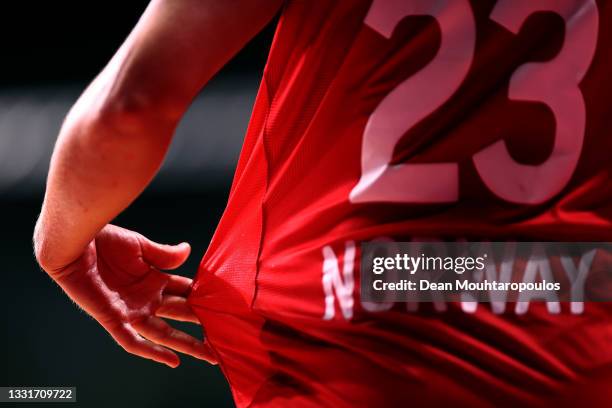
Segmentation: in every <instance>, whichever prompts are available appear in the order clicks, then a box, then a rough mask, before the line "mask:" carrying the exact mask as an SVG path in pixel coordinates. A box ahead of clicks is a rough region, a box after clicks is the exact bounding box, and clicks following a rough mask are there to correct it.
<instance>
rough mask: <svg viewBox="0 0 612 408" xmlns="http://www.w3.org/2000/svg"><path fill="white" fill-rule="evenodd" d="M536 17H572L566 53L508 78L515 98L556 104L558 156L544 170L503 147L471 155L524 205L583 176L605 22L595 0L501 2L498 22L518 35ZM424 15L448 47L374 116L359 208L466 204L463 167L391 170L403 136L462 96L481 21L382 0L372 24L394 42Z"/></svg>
mask: <svg viewBox="0 0 612 408" xmlns="http://www.w3.org/2000/svg"><path fill="white" fill-rule="evenodd" d="M577 8H579V9H577ZM537 11H553V12H555V13H557V14H559V15H560V16H561V17H562V18H563V19H564V21H565V31H566V33H565V41H564V44H563V47H562V49H561V50H560V51H559V53H558V55H557V56H556V57H555V58H553V59H552V60H551V61H548V62H542V63H526V64H524V65H522V66H521V67H519V68H518V69H517V70H516V71H515V72H514V74H513V75H512V77H511V79H510V87H509V95H508V96H509V98H510V99H514V100H526V101H538V102H543V103H546V104H547V105H548V106H549V108H550V109H551V111H552V112H553V113H554V116H555V121H556V131H555V132H556V133H555V142H554V146H553V150H552V153H551V154H550V156H549V158H548V159H547V160H546V161H545V162H544V163H542V164H538V165H526V164H521V163H517V162H516V161H515V160H514V159H513V158H512V157H511V156H510V154H509V153H508V150H507V148H506V145H505V142H504V141H503V140H499V141H497V142H495V143H494V144H492V145H490V146H488V147H486V148H484V149H483V150H481V151H480V152H478V153H476V154H475V155H474V156H473V161H474V165H475V167H476V169H477V171H478V173H479V175H480V177H481V178H482V180H483V182H484V184H485V185H486V186H487V187H488V188H489V189H490V190H491V191H492V192H493V193H494V194H495V195H497V196H498V197H500V198H502V199H505V200H507V201H510V202H514V203H521V204H538V203H542V202H544V201H546V200H548V199H550V198H551V197H553V196H554V195H555V194H557V193H559V192H560V191H561V190H562V189H563V188H564V187H565V186H566V185H567V183H568V182H569V180H570V178H571V176H572V174H573V172H574V170H575V169H576V165H577V164H578V159H579V157H580V152H581V150H582V144H583V140H584V132H585V121H586V119H585V118H586V109H585V103H584V98H583V96H582V93H581V91H580V88H579V87H578V84H579V83H580V81H581V80H582V78H583V77H584V75H585V73H586V71H587V69H588V68H589V66H590V64H591V61H592V59H593V56H594V54H595V49H596V45H597V32H598V20H599V16H598V11H597V5H596V4H595V1H594V0H585V1H582V2H576V1H574V0H541V1H537V2H535V1H532V0H500V1H499V2H498V4H497V5H496V6H495V8H494V9H493V11H492V13H491V18H492V19H493V20H494V21H497V22H498V23H500V24H502V25H504V26H505V27H507V28H508V29H509V30H511V31H512V32H514V33H518V31H519V30H520V28H521V25H522V24H523V22H524V21H525V20H526V19H527V18H528V17H529V16H530V15H531V14H533V13H535V12H537ZM418 14H425V15H430V16H433V17H434V18H436V20H437V21H438V24H439V25H440V30H441V34H442V40H441V45H440V49H439V50H438V53H437V54H436V56H435V58H434V59H433V60H432V61H431V62H430V63H429V64H428V65H427V66H426V67H425V68H423V69H422V70H421V71H419V72H417V74H415V75H414V76H412V77H410V78H408V79H406V80H405V81H403V82H402V83H401V84H400V85H398V86H397V87H396V88H395V89H393V90H392V91H391V92H390V93H389V94H388V95H387V96H386V97H385V98H384V99H383V100H382V101H381V103H380V104H379V105H378V106H377V107H376V109H375V110H374V112H373V113H372V115H371V116H370V118H369V120H368V123H367V125H366V128H365V131H364V135H363V143H362V158H361V168H362V174H361V178H360V180H359V182H358V183H357V185H356V186H355V187H354V188H353V190H352V191H351V193H350V195H349V199H350V201H351V202H353V203H363V202H414V203H436V202H438V203H439V202H454V201H457V200H458V198H459V180H458V165H457V163H453V162H451V163H431V164H398V165H391V164H390V161H391V158H392V155H393V150H394V148H395V145H396V144H397V142H398V141H399V139H400V138H401V136H402V135H403V134H404V133H405V132H406V131H407V130H408V129H410V128H411V127H412V126H414V125H415V124H416V123H418V122H419V121H420V120H422V119H423V118H424V117H426V116H427V115H428V114H430V113H431V112H433V111H434V110H435V109H437V108H438V107H439V106H441V105H442V104H443V103H444V102H446V101H447V100H448V99H449V98H450V97H451V96H452V94H453V93H454V92H455V91H456V90H457V88H458V87H459V85H460V84H461V82H462V81H463V79H464V78H465V76H466V75H467V71H468V69H469V65H470V64H471V61H472V57H473V53H474V43H475V28H474V27H475V23H474V19H473V16H472V14H471V10H470V7H469V4H468V3H467V1H463V0H462V1H452V0H447V1H431V0H430V1H427V0H425V1H413V2H402V1H386V0H374V3H373V4H372V7H371V9H370V11H369V12H368V15H367V16H366V19H365V23H366V24H367V25H369V26H370V27H372V28H373V29H374V30H376V31H378V32H379V33H381V34H382V35H384V36H385V37H387V38H390V37H391V34H392V33H393V29H394V28H395V26H396V25H397V24H398V23H399V21H400V20H401V19H403V18H404V17H406V16H408V15H418ZM570 19H571V24H569V20H570ZM410 104H412V106H410Z"/></svg>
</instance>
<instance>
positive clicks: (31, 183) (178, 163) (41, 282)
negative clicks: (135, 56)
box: [0, 0, 274, 407]
mask: <svg viewBox="0 0 612 408" xmlns="http://www.w3.org/2000/svg"><path fill="white" fill-rule="evenodd" d="M146 4H147V2H146V1H134V0H132V1H123V2H119V1H105V2H87V1H81V2H78V3H77V2H74V3H73V2H65V1H56V2H37V3H36V4H32V3H27V4H26V3H25V2H24V3H23V4H22V5H12V6H11V7H10V8H8V7H4V5H3V8H4V10H3V12H2V14H1V15H0V56H1V61H2V62H1V63H0V217H2V220H3V222H2V228H3V233H2V234H1V235H0V239H1V240H2V242H1V245H0V248H1V252H0V257H1V259H2V269H3V270H2V289H3V291H2V293H3V295H2V296H1V299H2V300H1V303H0V305H1V307H2V311H3V313H2V317H1V320H0V322H1V324H2V348H1V351H0V357H1V360H0V361H1V366H0V367H1V369H0V386H76V387H77V389H78V392H77V398H78V403H77V405H79V406H87V407H114V406H130V407H158V406H159V407H162V406H163V407H167V406H172V407H181V406H215V407H217V406H231V405H232V399H231V394H230V392H229V387H228V385H227V383H226V381H225V379H224V377H223V375H222V373H221V371H220V370H219V369H218V368H217V367H213V366H208V365H206V364H205V363H203V362H200V361H196V360H194V359H191V358H189V357H183V358H182V364H181V365H180V366H179V367H178V368H177V369H174V370H172V369H169V368H166V367H163V366H161V365H159V364H156V363H153V362H150V361H147V360H144V359H140V358H137V357H134V356H131V355H129V354H127V353H125V352H124V351H122V349H120V347H119V346H117V345H116V344H115V343H114V342H113V340H112V339H111V338H110V336H109V335H107V334H106V332H105V331H104V330H103V329H102V328H101V327H99V326H98V324H97V323H96V322H95V321H94V320H93V319H91V318H90V317H88V316H87V315H86V314H85V313H84V312H82V311H80V310H79V309H78V308H77V307H76V306H75V305H74V304H72V303H71V301H69V300H68V298H67V297H65V296H64V295H63V293H62V292H61V290H60V289H59V287H57V285H55V284H54V283H53V282H52V281H51V280H50V279H49V278H48V277H47V276H46V274H44V273H43V272H41V271H40V270H39V269H38V267H37V266H36V263H35V261H34V257H33V255H32V246H31V235H32V229H33V227H34V223H35V220H36V216H37V214H38V210H39V208H40V204H41V200H42V197H43V193H44V176H45V172H46V169H47V167H48V161H49V155H50V152H51V148H52V144H53V140H54V139H55V136H56V134H57V131H58V129H59V126H60V124H61V120H62V117H63V115H65V113H66V111H67V109H68V108H69V107H70V104H71V103H73V102H74V100H75V99H76V97H77V96H78V93H79V91H80V90H82V89H83V87H84V86H85V85H86V84H87V82H89V81H90V80H91V79H93V77H94V76H95V75H96V74H97V73H98V72H99V71H100V69H101V68H102V67H103V66H104V64H105V63H106V62H107V61H108V60H109V59H110V57H111V56H112V54H113V53H114V51H115V50H116V49H117V47H118V46H119V45H120V44H121V42H122V41H123V39H124V38H125V37H126V36H127V34H128V33H129V31H130V30H131V28H132V27H133V25H134V24H135V23H136V21H137V19H138V18H139V16H140V14H141V13H142V11H143V10H144V8H145V7H146ZM273 25H274V22H273V23H272V24H271V25H270V26H269V27H268V28H266V29H265V30H264V31H263V32H262V33H261V34H260V35H259V36H257V37H256V38H255V39H254V40H253V41H252V42H251V43H250V44H249V45H248V46H247V47H246V48H245V49H244V50H243V51H242V52H241V53H240V54H239V55H238V56H237V57H236V58H235V59H234V60H233V61H232V62H231V63H230V64H229V65H228V66H227V67H226V68H225V69H224V70H223V71H222V72H221V73H220V74H219V75H218V76H217V77H216V78H215V79H214V80H213V81H212V83H211V84H210V86H209V87H207V89H205V90H204V91H203V94H202V95H201V97H200V98H198V99H197V100H196V102H195V103H194V106H193V107H192V109H190V112H188V114H187V115H186V119H185V121H184V123H183V124H181V127H179V130H178V131H177V136H176V140H175V141H174V144H173V146H172V148H171V151H170V154H169V157H168V160H167V162H166V164H165V165H164V167H163V169H162V172H161V173H160V176H159V177H158V178H157V179H156V180H155V181H154V182H153V183H152V185H151V186H150V187H149V188H148V189H147V191H146V192H145V193H144V194H143V196H141V197H140V198H139V199H138V200H137V201H136V202H135V203H134V204H133V205H132V206H131V207H130V208H129V209H128V210H126V211H125V212H124V213H123V214H122V215H121V216H120V217H119V218H118V220H116V222H115V223H116V224H119V225H121V226H124V227H127V228H130V229H134V230H137V231H139V232H141V233H143V234H144V235H146V236H148V237H149V238H151V239H153V240H156V241H159V242H164V243H176V242H179V241H189V242H190V243H191V244H192V247H193V253H192V256H191V257H190V259H189V260H188V262H187V264H186V265H185V266H184V267H182V268H181V269H180V271H179V272H180V273H183V274H185V275H187V276H193V275H194V273H195V271H196V268H197V265H198V262H199V259H200V257H201V256H202V254H203V252H204V251H205V249H206V246H207V244H208V242H209V239H210V237H211V234H212V232H213V230H214V228H215V225H216V223H217V221H218V219H219V217H220V215H221V213H222V211H223V207H224V205H225V202H226V199H227V194H228V189H229V184H230V182H231V175H232V169H233V166H234V165H235V162H236V160H237V156H238V153H239V149H240V142H241V139H242V137H243V133H244V130H245V128H246V124H247V121H248V115H249V113H250V107H251V104H252V102H253V98H254V94H255V91H256V89H257V85H258V81H259V77H260V75H261V71H262V69H263V65H264V63H265V59H266V56H267V51H268V48H269V44H270V41H271V38H272V34H273V28H274V27H273ZM179 327H181V328H186V327H188V325H180V326H179ZM188 330H189V331H190V332H191V333H192V334H198V335H199V330H198V329H197V328H195V327H191V326H190V327H189V328H188ZM20 406H21V405H20Z"/></svg>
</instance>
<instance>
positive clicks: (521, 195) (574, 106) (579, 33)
mask: <svg viewBox="0 0 612 408" xmlns="http://www.w3.org/2000/svg"><path fill="white" fill-rule="evenodd" d="M537 11H554V12H555V13H557V14H559V15H560V16H561V17H563V19H564V21H565V42H564V44H563V48H562V49H561V51H559V54H558V55H557V56H556V57H555V58H554V59H553V60H551V61H548V62H542V63H536V62H532V63H527V64H524V65H522V66H521V67H519V68H518V69H517V70H516V71H515V72H514V74H513V75H512V78H511V79H510V89H509V92H508V93H509V95H508V96H509V98H510V99H515V100H525V101H536V102H544V103H546V105H548V107H549V108H550V109H551V110H552V112H553V113H554V115H555V121H556V134H555V142H554V147H553V150H552V153H551V154H550V157H549V158H548V160H546V161H545V162H544V163H542V164H538V165H527V164H521V163H517V162H516V161H514V159H513V158H512V157H511V156H510V154H509V153H508V150H507V148H506V145H505V142H504V141H503V140H499V141H497V142H496V143H494V144H492V145H491V146H489V147H487V148H485V149H483V150H481V151H480V152H479V153H477V154H476V155H474V164H475V165H476V168H477V169H478V173H479V174H480V177H481V178H482V180H483V181H484V183H485V184H486V185H487V187H488V188H489V189H490V190H491V191H492V192H493V193H494V194H495V195H497V196H499V197H500V198H503V199H505V200H507V201H510V202H514V203H520V204H539V203H542V202H544V201H546V200H548V199H550V198H552V197H553V196H554V195H555V194H557V193H559V192H560V191H561V190H562V189H563V188H564V187H565V186H566V185H567V183H568V182H569V180H570V178H571V177H572V174H573V173H574V170H575V169H576V165H577V164H578V159H579V158H580V151H581V150H582V142H583V140H584V131H585V121H586V109H585V104H584V99H583V97H582V93H581V91H580V88H579V87H578V84H579V82H580V81H581V80H582V78H583V77H584V74H585V73H586V71H587V69H588V68H589V66H590V65H591V61H592V59H593V56H594V54H595V48H596V46H597V31H598V20H599V17H598V13H597V5H596V4H595V0H587V1H576V0H541V1H533V0H501V1H500V2H499V3H497V5H496V6H495V8H494V9H493V12H492V13H491V18H492V19H493V20H495V21H497V22H498V23H500V24H502V25H504V26H505V27H506V28H508V29H509V30H511V31H512V32H514V33H518V31H519V30H520V28H521V25H522V23H523V22H524V21H525V20H526V19H527V17H529V15H531V14H533V13H535V12H537Z"/></svg>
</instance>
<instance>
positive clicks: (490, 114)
mask: <svg viewBox="0 0 612 408" xmlns="http://www.w3.org/2000/svg"><path fill="white" fill-rule="evenodd" d="M370 3H371V2H370V1H368V0H364V1H357V0H346V1H329V2H327V1H290V2H288V4H287V5H286V7H285V9H284V11H283V14H282V17H281V20H280V22H279V27H278V29H277V33H276V36H275V39H274V42H273V45H272V49H271V52H270V56H269V59H268V63H267V66H266V68H265V72H264V76H263V80H262V83H261V88H260V91H259V94H258V96H257V99H256V103H255V107H254V111H253V115H252V118H251V123H250V126H249V129H248V132H247V135H246V138H245V142H244V147H243V151H242V153H241V156H240V161H239V163H238V167H237V171H236V175H235V179H234V183H233V185H232V190H231V194H230V198H229V202H228V206H227V209H226V211H225V213H224V215H223V218H222V220H221V222H220V224H219V227H218V229H217V231H216V233H215V235H214V238H213V240H212V242H211V244H210V247H209V249H208V251H207V253H206V255H205V256H204V258H203V260H202V263H201V266H200V270H199V273H198V278H197V281H196V283H195V286H194V290H193V293H192V295H191V297H190V302H191V304H192V305H193V307H194V309H195V310H196V312H197V314H198V316H199V317H200V318H201V320H202V322H203V325H204V327H205V330H206V334H207V336H208V339H209V342H210V344H211V345H212V347H213V348H214V350H215V351H216V353H217V354H218V355H219V358H220V365H221V367H222V369H223V371H224V373H225V374H226V376H227V378H228V381H229V383H230V385H231V388H232V392H233V394H234V397H235V400H236V403H237V405H238V406H241V407H244V406H249V405H254V406H296V407H298V406H335V407H341V406H347V407H354V406H395V405H397V406H407V405H410V404H414V405H415V406H428V405H432V406H433V405H439V404H442V403H445V402H450V401H454V402H455V403H457V402H460V403H462V404H463V405H472V406H476V405H482V404H486V403H492V402H496V403H497V404H500V403H502V402H503V403H519V402H521V403H527V404H541V403H545V402H546V403H551V402H552V401H556V402H558V403H559V404H561V405H564V404H566V403H568V402H569V401H582V402H584V401H589V402H592V403H600V404H603V401H605V400H607V401H609V400H610V398H612V387H610V384H611V381H612V319H611V317H612V308H611V307H610V305H609V304H603V303H599V304H596V303H590V304H586V305H585V310H584V313H581V314H572V313H570V311H569V306H568V305H566V304H564V305H562V311H561V313H560V314H550V313H549V312H548V310H547V308H546V305H544V304H542V303H533V304H531V305H530V307H529V311H528V312H527V313H526V314H523V315H517V314H516V313H515V309H514V305H510V304H509V305H506V308H505V311H504V312H503V313H501V314H494V313H493V312H492V311H491V307H490V305H488V304H480V305H479V307H478V309H477V310H476V312H475V313H466V312H464V311H463V310H462V309H461V306H460V305H458V304H449V305H446V310H443V311H437V310H435V308H434V306H433V305H431V304H425V305H423V304H422V305H420V308H419V309H418V310H416V311H407V310H406V305H405V304H396V305H394V306H393V307H392V308H391V309H390V310H387V311H381V312H372V311H368V310H366V309H365V308H364V306H363V305H362V303H361V302H360V300H359V286H358V284H359V280H358V279H359V277H358V273H356V280H357V281H356V282H355V289H354V293H353V298H354V305H353V315H352V316H351V317H349V318H347V317H345V316H344V315H343V314H342V312H341V310H340V308H339V306H338V304H337V301H336V304H335V309H334V310H335V314H334V316H333V318H332V319H331V320H324V319H323V316H324V314H325V295H324V290H323V287H322V266H323V255H322V249H323V248H324V247H326V246H329V247H330V248H331V249H332V250H333V252H334V254H335V255H336V256H337V258H338V262H339V264H340V265H342V262H343V254H344V253H345V248H346V243H347V242H349V241H355V242H357V246H358V243H359V242H362V241H368V240H372V239H376V238H378V237H382V236H386V237H391V238H393V239H396V240H409V239H412V238H414V237H436V238H440V239H449V240H454V239H469V240H485V239H488V240H506V239H509V240H529V241H535V240H543V241H545V240H550V241H553V240H554V241H557V240H558V241H596V240H605V241H612V228H611V223H610V221H611V218H612V183H610V181H609V178H610V171H611V170H612V160H610V152H611V151H612V137H611V135H610V131H611V129H612V120H611V119H610V118H611V117H612V105H611V104H610V103H609V95H610V94H612V80H611V77H610V75H609V72H610V67H611V66H612V60H611V59H612V54H611V53H610V52H609V50H610V48H611V46H612V43H611V41H612V31H611V30H612V7H611V6H612V5H611V4H610V2H603V1H600V2H598V9H599V33H598V42H597V49H596V52H595V56H594V58H593V61H592V63H591V64H590V68H589V69H588V71H587V72H586V75H585V77H584V79H583V80H582V81H581V82H580V90H581V91H582V94H583V95H584V101H585V105H586V131H585V136H584V142H583V145H582V152H581V154H580V158H579V161H578V165H577V167H576V169H575V171H574V172H573V173H572V176H571V179H570V181H569V182H568V183H567V185H566V186H565V187H564V188H563V189H562V191H561V192H560V193H558V194H555V195H554V196H553V197H552V198H550V199H548V200H546V201H545V202H543V203H539V204H519V203H512V202H508V201H507V200H504V199H501V198H499V197H497V196H496V195H495V194H493V193H492V192H491V190H490V189H488V188H487V186H485V184H484V183H483V181H482V180H481V178H480V177H479V174H478V172H477V170H476V168H475V166H474V163H473V160H472V157H473V155H474V154H475V153H476V152H478V151H479V150H481V149H482V148H483V147H485V146H487V145H490V144H491V143H493V142H495V141H496V140H499V139H500V138H503V139H504V140H505V141H506V144H507V146H508V150H509V151H510V153H511V155H512V156H513V157H514V158H515V160H517V161H519V162H523V163H527V164H537V163H540V162H542V161H544V160H545V159H546V157H547V156H548V155H549V154H550V152H551V149H552V144H553V138H554V134H555V126H556V122H555V117H554V115H553V114H552V113H551V110H550V109H549V108H548V107H547V106H546V105H545V104H543V103H537V102H524V101H514V100H510V99H509V97H508V91H509V89H508V88H509V79H510V77H511V75H512V74H513V73H514V72H515V71H516V70H517V68H518V67H520V66H521V65H523V64H525V63H527V62H532V61H546V60H549V59H550V58H552V57H554V56H555V55H556V54H557V53H558V51H559V49H560V48H561V47H562V44H563V42H564V34H563V33H564V29H563V21H562V20H561V19H560V18H559V17H558V16H555V15H553V14H551V13H539V14H536V15H533V16H531V17H530V18H529V19H528V20H527V22H526V23H525V24H523V26H522V29H521V31H520V32H519V33H518V34H514V33H512V32H510V31H509V30H508V29H507V28H504V27H503V26H502V25H500V24H498V23H496V22H495V21H493V20H492V19H491V18H490V14H491V12H492V9H493V7H494V5H495V2H494V1H480V0H479V1H473V2H472V3H471V10H472V13H473V15H474V19H475V23H476V27H475V28H476V49H475V53H474V58H473V59H472V62H471V65H470V68H469V72H468V74H467V76H466V78H465V79H464V80H463V81H462V82H461V85H460V86H459V88H458V90H457V91H456V92H455V93H454V94H453V95H452V97H450V98H449V99H448V100H447V101H446V102H445V103H444V104H443V105H442V106H440V107H439V108H438V109H436V110H435V111H434V112H433V113H431V114H430V115H429V116H427V117H426V118H425V119H424V120H422V121H420V122H419V123H418V124H417V125H416V126H414V127H413V128H412V129H410V130H408V131H407V132H406V133H405V134H404V136H403V137H402V139H401V140H400V142H399V143H398V144H397V146H396V147H395V150H394V155H393V156H394V161H395V162H396V163H408V162H411V163H430V162H447V161H451V162H457V163H458V168H459V199H458V201H456V202H451V203H437V204H436V203H430V204H428V203H389V202H378V203H351V202H350V201H349V194H350V192H351V190H352V189H353V188H354V187H355V185H356V183H357V182H358V180H359V178H360V174H361V162H360V160H361V153H362V152H361V149H362V138H363V134H364V129H365V127H366V123H367V121H368V118H369V117H370V115H371V114H372V112H373V111H374V110H375V108H376V107H377V106H378V104H379V103H380V102H381V100H382V99H383V98H384V97H385V96H386V95H388V94H389V93H390V92H391V91H392V90H393V89H394V88H396V87H397V86H398V85H399V84H400V83H401V82H402V81H404V80H405V79H406V78H408V77H410V76H411V75H414V74H415V73H416V72H418V71H419V70H420V69H422V68H423V67H424V66H425V65H427V64H428V63H429V61H431V59H432V58H434V57H435V55H436V50H437V49H438V47H439V46H440V30H439V29H437V27H436V24H435V22H434V20H432V19H431V18H428V17H408V18H405V19H403V20H402V21H401V22H400V23H399V24H398V25H397V27H395V30H394V32H393V35H392V37H391V38H390V39H387V38H384V37H383V36H381V35H380V34H379V33H377V32H376V31H375V30H373V29H372V28H371V27H368V26H367V25H365V24H364V18H365V16H366V14H367V13H368V10H369V8H370V6H371V4H370ZM575 3H576V5H577V6H576V7H577V10H579V9H580V7H579V6H580V4H581V3H582V0H576V2H575ZM578 24H580V22H578ZM431 86H432V87H435V86H437V84H436V83H432V84H431ZM408 102H411V101H408ZM406 109H410V104H409V103H408V105H407V107H406ZM407 188H409V186H408V187H407ZM357 249H358V248H357ZM356 259H357V260H358V253H357V257H356ZM354 268H355V270H356V271H358V268H359V265H358V263H356V264H355V266H354Z"/></svg>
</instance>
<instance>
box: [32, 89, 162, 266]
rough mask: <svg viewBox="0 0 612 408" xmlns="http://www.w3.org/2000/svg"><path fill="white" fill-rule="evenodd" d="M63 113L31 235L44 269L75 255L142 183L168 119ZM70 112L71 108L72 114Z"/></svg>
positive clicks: (153, 166)
mask: <svg viewBox="0 0 612 408" xmlns="http://www.w3.org/2000/svg"><path fill="white" fill-rule="evenodd" d="M87 97H88V96H87V93H85V95H84V96H83V97H82V100H83V99H85V101H84V102H79V103H77V105H76V106H75V108H74V109H73V112H72V113H71V114H70V115H69V116H68V118H67V120H66V122H65V124H64V126H63V127H62V130H61V132H60V136H59V138H58V141H57V144H56V147H55V151H54V153H53V157H52V160H51V166H50V170H49V176H48V181H47V192H46V195H45V200H44V203H43V207H42V211H41V215H40V218H39V221H38V224H37V229H36V234H35V244H36V252H37V256H38V257H39V260H41V261H42V262H43V265H44V266H45V269H47V270H53V269H56V268H61V267H63V266H65V265H66V264H67V263H69V262H71V261H72V260H74V259H76V258H77V257H78V255H79V254H80V253H81V251H82V250H83V248H84V247H85V246H86V245H87V243H89V242H90V241H91V240H92V239H93V237H94V236H95V234H96V233H97V232H98V231H99V230H100V229H101V228H102V227H103V226H104V225H106V224H107V223H108V222H109V221H110V220H112V219H113V218H114V217H115V216H116V215H117V214H119V213H120V212H121V211H122V210H123V209H124V208H126V207H127V206H128V205H129V204H130V203H131V202H132V201H133V200H134V199H135V198H136V197H137V196H138V194H140V193H141V192H142V190H143V189H144V188H145V187H146V185H147V184H148V183H149V181H150V180H151V179H152V177H153V176H154V175H155V173H156V171H157V170H158V168H159V166H160V165H161V163H162V161H163V157H164V154H165V152H166V150H167V147H168V144H169V142H170V140H171V136H172V132H173V130H174V123H173V122H172V121H169V120H165V119H163V120H162V119H157V120H156V118H154V117H149V118H146V115H142V117H141V118H140V119H138V120H137V121H135V120H134V119H131V120H127V121H126V120H125V119H124V118H123V117H122V115H123V113H121V112H120V111H119V112H111V113H105V112H103V111H97V112H96V111H94V112H92V111H91V110H90V111H88V114H81V113H78V112H79V111H80V107H79V104H84V103H86V99H87ZM75 112H76V113H75Z"/></svg>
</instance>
